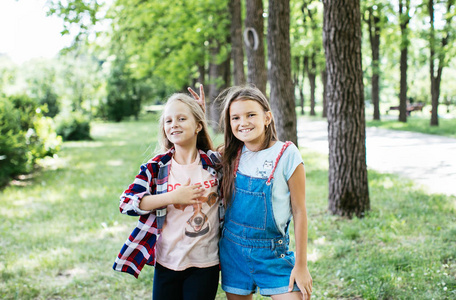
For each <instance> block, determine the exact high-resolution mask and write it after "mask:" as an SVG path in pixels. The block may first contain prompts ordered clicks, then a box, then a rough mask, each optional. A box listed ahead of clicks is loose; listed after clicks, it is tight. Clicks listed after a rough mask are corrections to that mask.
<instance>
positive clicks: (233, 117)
mask: <svg viewBox="0 0 456 300" xmlns="http://www.w3.org/2000/svg"><path fill="white" fill-rule="evenodd" d="M271 119H272V113H271V112H270V111H267V112H265V111H264V109H263V108H262V107H261V105H260V104H259V103H258V102H257V101H254V100H235V101H234V102H232V103H231V105H230V125H231V130H232V132H233V134H234V136H235V137H236V138H237V139H238V140H240V141H242V142H244V144H245V146H246V147H247V148H248V149H249V150H252V151H255V150H258V149H259V148H260V147H261V145H262V144H263V141H264V139H265V127H266V126H267V125H269V123H270V122H271Z"/></svg>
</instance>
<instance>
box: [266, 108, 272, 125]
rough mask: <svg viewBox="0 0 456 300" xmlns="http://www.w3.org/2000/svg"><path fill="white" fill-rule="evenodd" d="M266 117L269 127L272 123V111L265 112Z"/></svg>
mask: <svg viewBox="0 0 456 300" xmlns="http://www.w3.org/2000/svg"><path fill="white" fill-rule="evenodd" d="M265 115H266V116H265V125H266V126H269V124H271V122H272V111H267V112H265Z"/></svg>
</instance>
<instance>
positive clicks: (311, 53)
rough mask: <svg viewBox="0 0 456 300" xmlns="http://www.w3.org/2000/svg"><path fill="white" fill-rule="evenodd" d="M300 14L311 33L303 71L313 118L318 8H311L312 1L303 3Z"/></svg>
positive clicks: (318, 30) (319, 47)
mask: <svg viewBox="0 0 456 300" xmlns="http://www.w3.org/2000/svg"><path fill="white" fill-rule="evenodd" d="M301 9H302V13H303V14H304V24H305V26H306V29H307V30H308V31H310V32H311V34H312V37H313V38H312V39H311V42H310V44H309V46H310V47H309V49H308V51H307V53H308V54H307V55H306V57H305V58H304V60H305V63H304V66H305V70H306V73H307V76H308V78H309V85H310V115H311V116H315V115H316V113H315V104H316V103H315V102H316V101H315V91H316V78H317V55H318V54H319V53H320V51H321V47H322V44H321V39H320V38H316V37H317V36H318V37H320V36H321V28H319V26H318V21H319V20H317V18H316V15H317V13H318V7H316V6H312V1H304V2H303V4H302V8H301Z"/></svg>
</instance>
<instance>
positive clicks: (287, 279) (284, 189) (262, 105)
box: [219, 86, 312, 299]
mask: <svg viewBox="0 0 456 300" xmlns="http://www.w3.org/2000/svg"><path fill="white" fill-rule="evenodd" d="M221 97H223V98H224V101H225V103H224V104H225V105H224V110H223V112H222V120H223V123H222V124H223V125H224V126H225V141H224V142H225V143H224V149H223V154H222V162H223V168H224V169H223V181H222V189H223V193H224V199H225V201H226V214H225V222H224V228H223V232H222V237H221V240H220V243H219V246H220V262H221V268H222V288H223V290H224V291H225V292H226V294H227V297H228V299H252V294H253V293H255V291H256V289H257V288H258V289H259V292H260V293H261V294H262V295H266V296H271V297H272V298H273V299H302V298H304V299H310V296H311V292H312V278H311V276H310V274H309V271H308V269H307V215H306V205H305V171H304V165H303V163H302V157H301V155H300V153H299V150H298V149H297V147H296V146H295V145H293V144H292V143H291V142H287V143H283V142H280V141H278V140H277V135H276V130H275V125H274V118H273V116H272V113H271V111H270V107H269V103H268V100H267V99H266V97H265V96H264V95H263V94H262V93H261V92H260V91H259V90H258V89H257V88H254V87H250V86H245V87H233V88H230V89H228V90H227V91H225V93H223V94H222V96H221ZM292 216H293V217H294V232H295V240H296V257H295V255H294V253H293V252H291V251H289V250H288V244H289V241H290V240H289V235H288V225H289V223H290V220H291V217H292Z"/></svg>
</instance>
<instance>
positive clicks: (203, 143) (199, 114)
mask: <svg viewBox="0 0 456 300" xmlns="http://www.w3.org/2000/svg"><path fill="white" fill-rule="evenodd" d="M177 101H179V102H182V103H184V104H185V105H187V106H188V108H190V111H191V113H192V115H193V117H194V118H195V122H196V124H201V130H200V132H198V136H197V139H196V148H198V149H200V150H203V151H204V152H207V151H208V150H213V148H214V146H213V144H212V140H211V137H210V136H209V131H208V127H207V123H206V116H205V114H204V112H203V109H202V108H201V107H200V106H199V104H198V103H197V102H196V100H195V99H193V98H192V97H190V96H188V95H186V94H183V93H176V94H173V95H172V96H171V97H169V98H168V100H167V101H166V104H165V107H164V109H163V112H162V114H161V117H160V122H159V128H160V130H159V139H158V142H159V144H160V148H161V151H163V152H165V151H168V150H169V149H171V148H172V147H173V146H174V144H173V143H171V142H170V140H168V138H167V137H166V133H165V125H164V123H165V120H164V119H165V116H164V112H165V110H166V108H167V107H169V106H170V105H173V103H176V102H177Z"/></svg>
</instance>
